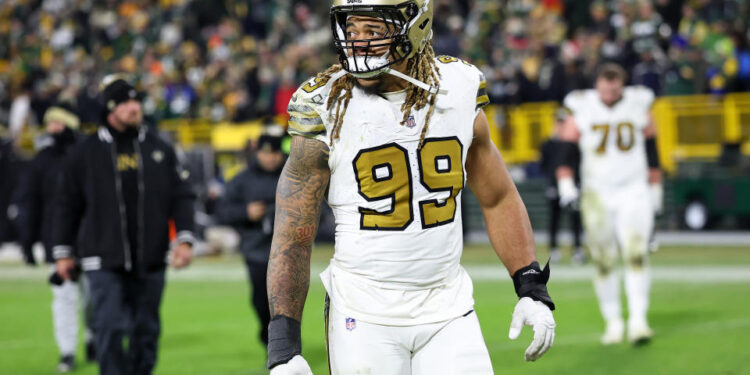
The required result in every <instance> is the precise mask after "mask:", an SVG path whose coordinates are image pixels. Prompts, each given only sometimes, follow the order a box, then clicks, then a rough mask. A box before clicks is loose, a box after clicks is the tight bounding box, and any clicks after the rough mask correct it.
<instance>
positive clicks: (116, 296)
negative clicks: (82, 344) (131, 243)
mask: <svg viewBox="0 0 750 375" xmlns="http://www.w3.org/2000/svg"><path fill="white" fill-rule="evenodd" d="M86 275H87V276H88V278H89V281H90V283H91V304H92V307H93V311H94V342H95V344H96V357H97V358H96V360H97V362H99V373H100V374H103V375H115V374H117V375H119V374H123V375H124V374H128V375H129V374H137V375H146V374H151V372H152V371H153V369H154V366H156V352H157V348H158V344H159V333H160V330H161V322H160V320H159V306H160V304H161V297H162V292H163V290H164V269H159V270H156V271H150V272H146V271H142V272H125V271H113V270H98V271H88V272H86ZM126 337H127V338H128V344H127V352H126V350H125V349H124V346H123V339H124V338H126Z"/></svg>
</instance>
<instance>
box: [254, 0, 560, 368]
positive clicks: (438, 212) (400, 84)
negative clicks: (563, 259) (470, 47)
mask: <svg viewBox="0 0 750 375" xmlns="http://www.w3.org/2000/svg"><path fill="white" fill-rule="evenodd" d="M330 14H331V27H332V31H333V38H334V43H335V47H336V49H337V51H338V55H339V61H340V63H341V64H340V65H334V66H332V67H331V68H329V69H328V70H326V71H325V72H323V73H320V74H318V75H317V76H316V77H314V78H312V79H310V80H309V81H308V82H306V83H305V84H303V85H302V86H301V87H300V88H299V90H298V91H297V92H296V93H295V94H294V96H293V97H292V99H291V101H290V103H289V106H288V112H289V114H290V116H291V118H290V120H289V133H290V134H291V135H292V137H293V138H292V144H291V154H290V156H289V160H288V161H287V163H286V166H285V168H284V171H283V173H282V176H281V179H280V181H279V187H278V191H277V198H276V224H275V233H274V238H273V245H272V249H271V255H270V262H269V268H268V297H269V301H270V307H271V316H272V320H271V323H270V324H269V344H268V367H269V368H270V369H271V373H272V374H274V375H280V374H310V368H309V366H308V364H307V362H306V361H305V360H304V359H303V357H302V356H301V343H300V320H301V318H302V310H303V305H304V303H305V298H306V294H307V290H308V286H309V281H310V251H311V246H312V243H313V240H314V238H315V234H316V231H317V225H318V220H319V215H320V206H321V201H322V200H323V199H324V198H325V199H326V200H327V202H328V205H329V206H330V207H331V208H332V209H333V212H334V215H335V221H336V237H335V254H334V256H333V259H332V260H331V262H330V265H329V266H328V268H327V269H326V270H325V271H324V272H323V273H322V274H321V278H322V280H323V284H324V285H325V288H326V290H327V304H326V305H327V312H326V323H327V324H326V333H327V343H328V352H329V365H330V369H331V372H332V373H333V374H388V375H394V374H492V373H493V371H492V366H491V363H490V357H489V354H488V351H487V348H486V346H485V344H484V340H483V338H482V333H481V330H480V327H479V322H478V320H477V315H476V314H475V313H474V310H473V305H474V300H473V297H472V282H471V280H470V278H469V276H468V275H467V273H466V271H465V270H464V269H463V268H462V267H461V266H460V264H459V259H460V257H461V252H462V246H463V238H462V231H461V191H462V190H463V188H464V185H465V184H466V183H468V185H469V186H470V187H471V189H472V191H473V192H474V194H475V195H476V196H477V198H478V200H479V202H480V205H481V207H482V209H483V212H484V217H485V221H486V223H487V228H488V232H489V236H490V240H491V242H492V245H493V247H494V249H495V252H496V253H497V255H498V256H499V257H500V259H501V260H502V262H503V263H504V264H505V266H506V267H507V269H508V271H509V273H510V275H512V279H513V281H514V285H515V289H516V293H517V294H518V296H519V298H520V300H519V302H518V304H517V305H516V308H515V310H514V312H513V318H512V322H511V328H510V333H509V336H510V337H511V338H512V339H515V338H516V337H518V335H519V333H520V331H521V328H522V327H523V325H524V324H526V325H531V326H533V330H534V333H535V334H534V340H533V342H532V344H531V345H530V346H529V347H528V349H527V350H526V353H525V358H526V360H529V361H533V360H536V359H537V358H539V357H540V356H541V355H542V354H544V352H546V351H547V349H549V347H550V345H551V344H552V341H553V338H554V328H555V321H554V319H553V316H552V312H551V310H553V309H554V304H553V303H552V300H551V298H550V296H549V295H548V293H547V287H546V282H547V280H548V278H549V269H548V268H546V267H545V269H544V270H542V269H541V268H540V266H539V263H537V262H536V257H535V248H534V242H533V236H532V232H531V226H530V224H529V219H528V216H527V213H526V209H525V207H524V205H523V203H522V201H521V199H520V197H519V195H518V192H517V191H516V189H515V186H514V185H513V182H512V180H511V179H510V177H509V175H508V172H507V170H506V168H505V166H504V164H503V161H502V159H501V157H500V154H499V152H498V150H497V148H496V147H495V146H494V145H493V144H492V142H491V140H490V136H489V128H488V123H487V118H486V117H485V115H484V113H483V111H482V109H481V108H482V106H484V105H485V104H487V103H488V97H487V94H486V89H485V86H486V83H485V80H484V77H483V76H482V74H481V73H480V71H479V70H478V69H477V68H476V67H474V66H472V65H471V64H468V63H466V62H464V61H461V60H459V59H456V58H453V57H448V56H441V57H435V56H434V53H433V50H432V47H431V46H430V39H431V35H432V31H431V29H432V22H433V4H432V1H430V0H357V1H351V0H334V2H333V6H332V8H331V12H330Z"/></svg>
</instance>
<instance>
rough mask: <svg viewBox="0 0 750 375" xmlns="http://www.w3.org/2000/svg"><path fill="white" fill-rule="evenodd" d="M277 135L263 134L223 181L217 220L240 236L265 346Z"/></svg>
mask: <svg viewBox="0 0 750 375" xmlns="http://www.w3.org/2000/svg"><path fill="white" fill-rule="evenodd" d="M281 140H282V139H281V137H280V136H275V135H270V134H264V135H261V136H260V138H259V139H258V147H257V151H256V152H255V157H252V156H251V157H250V160H248V165H247V169H245V170H244V171H243V172H241V173H240V174H239V175H237V176H236V177H235V178H234V179H232V180H231V181H229V183H228V184H227V188H226V192H225V194H224V197H223V198H222V200H221V205H220V206H219V219H220V220H221V221H222V222H223V223H224V224H227V225H232V226H233V227H234V228H235V229H236V230H237V232H239V234H240V236H241V241H240V251H241V252H242V257H243V258H244V259H245V266H246V267H247V273H248V277H249V278H250V283H251V284H252V296H251V298H250V299H251V302H252V305H253V307H254V309H255V312H256V313H258V318H259V319H260V326H261V331H260V340H261V341H262V342H263V344H264V345H268V323H269V322H270V321H271V315H270V311H269V308H268V294H267V293H266V270H267V269H268V254H269V253H270V252H271V238H272V237H273V220H274V213H275V210H274V207H275V204H274V203H275V200H276V184H277V183H278V181H279V176H280V175H281V168H282V167H283V166H284V154H283V153H282V152H281Z"/></svg>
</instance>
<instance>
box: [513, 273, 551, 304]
mask: <svg viewBox="0 0 750 375" xmlns="http://www.w3.org/2000/svg"><path fill="white" fill-rule="evenodd" d="M547 280H549V262H547V265H545V266H544V270H541V269H540V268H539V262H536V261H534V262H532V263H531V264H529V265H528V266H526V267H524V268H521V269H520V270H518V271H516V273H515V274H513V286H514V287H515V288H516V294H517V295H518V298H523V297H529V298H531V299H533V300H534V301H539V302H541V303H543V304H545V305H547V307H549V309H550V310H552V311H554V310H555V303H554V302H552V297H550V296H549V293H548V292H547Z"/></svg>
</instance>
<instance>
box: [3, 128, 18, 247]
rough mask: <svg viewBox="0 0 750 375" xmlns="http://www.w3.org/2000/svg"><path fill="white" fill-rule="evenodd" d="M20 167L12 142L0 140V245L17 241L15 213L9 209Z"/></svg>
mask: <svg viewBox="0 0 750 375" xmlns="http://www.w3.org/2000/svg"><path fill="white" fill-rule="evenodd" d="M22 166H23V161H22V160H21V159H20V158H18V155H16V153H15V152H14V150H13V143H12V141H10V140H5V139H2V138H0V243H3V242H10V241H15V240H16V239H17V234H16V230H15V229H16V225H15V224H14V219H15V216H16V213H17V212H16V210H15V209H9V208H11V207H12V205H13V201H14V200H13V194H14V190H15V189H16V186H17V184H18V179H19V178H18V177H19V176H18V175H19V171H20V170H21V169H22Z"/></svg>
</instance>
